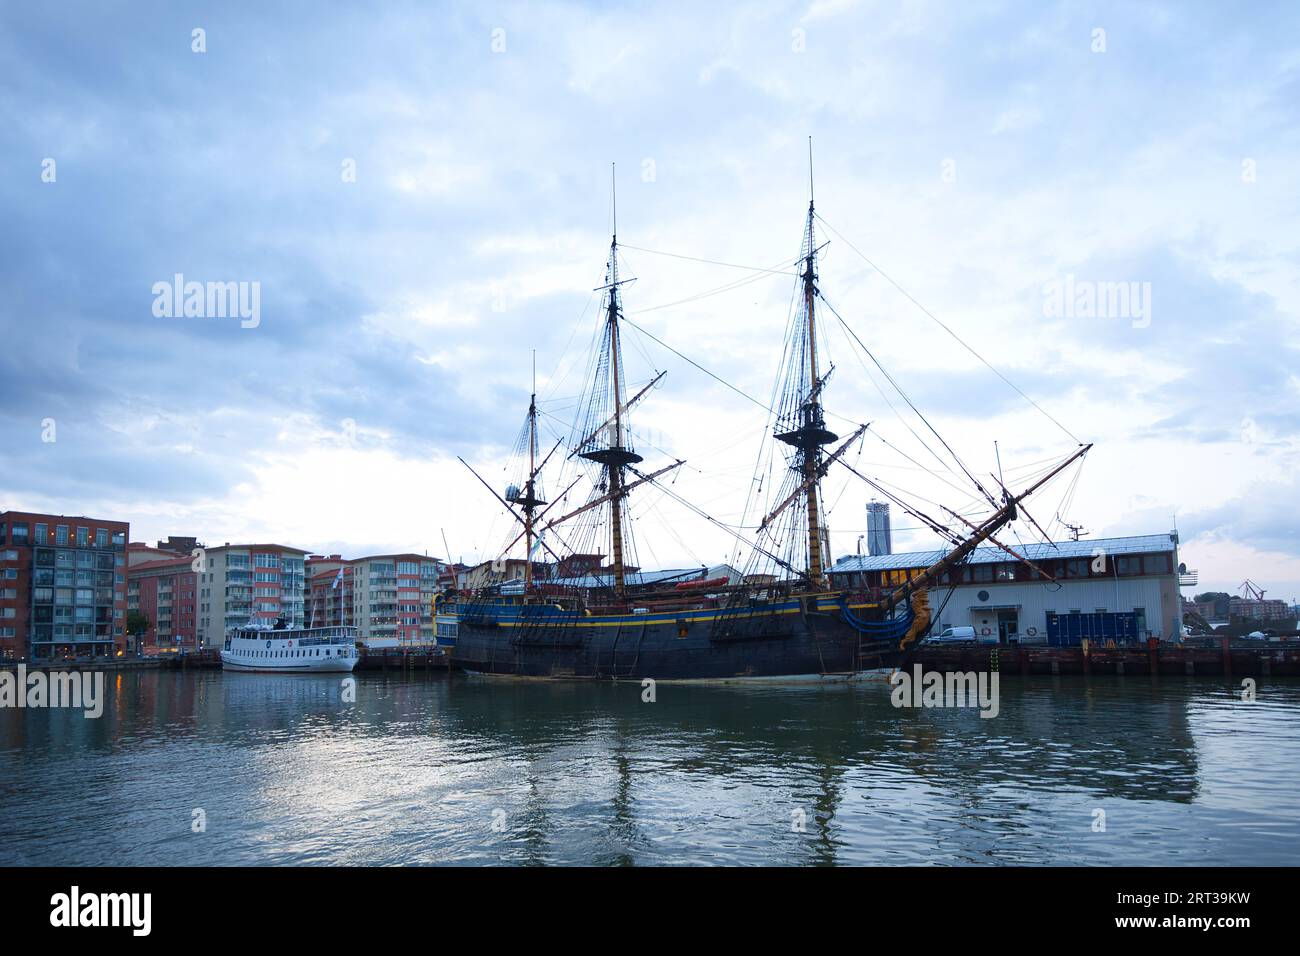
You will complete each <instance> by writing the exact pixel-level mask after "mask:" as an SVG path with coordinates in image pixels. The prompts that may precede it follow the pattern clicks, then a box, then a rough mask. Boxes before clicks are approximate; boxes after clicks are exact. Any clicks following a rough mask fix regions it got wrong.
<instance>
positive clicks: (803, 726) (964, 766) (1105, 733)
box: [0, 672, 1300, 866]
mask: <svg viewBox="0 0 1300 956" xmlns="http://www.w3.org/2000/svg"><path fill="white" fill-rule="evenodd" d="M357 689H358V694H357V700H356V702H355V703H353V704H347V703H344V702H343V700H342V695H341V686H340V683H339V681H337V680H336V679H332V678H321V679H317V678H312V677H303V676H296V677H275V676H270V677H264V676H261V675H222V674H219V673H216V674H214V673H184V674H181V673H172V672H167V673H154V674H135V675H124V677H123V679H122V681H121V682H120V683H119V684H118V685H117V686H116V687H115V694H114V696H113V698H112V705H111V706H110V707H109V709H108V710H107V712H106V713H105V716H104V717H103V718H102V719H100V720H97V721H83V720H81V719H80V718H79V717H75V718H74V717H73V716H72V715H69V714H66V713H51V712H48V711H4V712H0V863H10V864H37V863H44V864H81V865H106V864H121V863H126V864H239V863H244V864H273V863H274V864H279V863H298V864H303V863H310V864H326V865H347V864H359V865H390V864H398V863H418V864H448V863H450V864H530V863H558V864H582V863H595V864H601V865H625V864H641V865H654V864H676V863H693V864H704V865H710V864H735V865H762V864H773V863H775V864H782V865H792V864H830V863H841V864H845V863H848V864H897V863H904V864H921V865H953V866H964V865H986V864H994V865H1011V864H1060V863H1072V864H1073V863H1077V864H1084V865H1111V864H1122V863H1128V864H1142V865H1145V864H1154V863H1170V864H1187V865H1193V864H1196V865H1200V864H1206V863H1236V864H1239V863H1267V864H1295V863H1297V862H1300V851H1298V850H1297V847H1300V812H1298V811H1297V809H1296V806H1295V800H1294V794H1295V793H1296V792H1297V790H1300V743H1298V742H1297V737H1296V735H1295V732H1294V729H1295V727H1296V717H1297V715H1300V683H1296V682H1287V681H1272V682H1268V683H1264V684H1261V685H1260V686H1259V688H1258V697H1257V699H1256V701H1255V702H1253V703H1245V702H1243V701H1242V700H1241V699H1240V696H1239V692H1240V688H1239V687H1237V686H1236V685H1234V684H1232V683H1226V682H1222V681H1214V680H1209V679H1203V680H1188V681H1162V682H1160V683H1158V684H1153V683H1151V682H1149V681H1138V680H1114V679H1105V680H1096V681H1093V682H1085V681H1082V680H1069V679H1061V680H1056V681H1036V682H1033V683H1027V684H1020V683H1018V682H1017V681H1015V680H1011V679H1009V680H1007V681H1005V682H1003V683H1002V685H1001V701H1000V704H1001V708H1000V713H999V715H998V717H996V718H994V719H991V720H986V719H981V718H980V717H979V716H978V715H977V713H976V712H974V711H938V710H911V709H901V710H900V709H895V708H894V707H892V706H891V705H890V702H889V694H888V690H887V689H884V688H880V687H874V686H867V687H857V688H844V687H840V688H825V689H807V688H799V689H788V688H743V687H700V686H672V685H661V686H660V687H659V689H658V695H657V698H658V699H657V701H656V702H655V703H653V704H649V703H644V702H642V701H641V699H640V687H639V686H637V685H628V686H623V685H591V684H578V683H571V684H563V683H561V684H543V683H512V682H495V681H467V680H459V679H457V680H453V681H448V680H447V679H446V678H444V677H421V676H413V677H405V676H403V677H390V676H387V675H385V676H378V675H358V683H357ZM199 808H202V809H203V810H204V811H205V813H206V815H207V831H206V832H205V833H202V834H194V833H192V832H191V826H190V825H191V821H192V817H193V812H194V810H196V809H199ZM1099 814H1101V815H1103V816H1102V817H1099ZM1099 818H1104V821H1105V829H1104V831H1098V830H1096V829H1094V827H1095V825H1096V822H1097V820H1098V819H1099Z"/></svg>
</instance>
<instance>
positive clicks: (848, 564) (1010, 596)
mask: <svg viewBox="0 0 1300 956" xmlns="http://www.w3.org/2000/svg"><path fill="white" fill-rule="evenodd" d="M1008 545H1010V542H1008ZM1014 547H1015V550H1016V551H1017V553H1019V554H1022V555H1024V556H1025V557H1026V558H1028V559H1029V560H1030V561H1031V562H1033V564H1034V565H1036V566H1037V567H1038V568H1039V569H1040V570H1041V572H1044V573H1045V574H1047V575H1050V576H1051V578H1054V579H1055V580H1049V579H1047V578H1045V577H1043V575H1042V574H1040V573H1039V572H1038V571H1035V570H1033V569H1032V568H1030V567H1029V566H1028V565H1026V564H1025V563H1024V562H1022V561H1017V560H1016V559H1015V558H1013V557H1012V556H1011V555H1010V554H1008V553H1007V552H1006V551H1003V550H1002V549H1001V548H998V547H983V548H977V549H976V550H975V552H974V553H973V554H972V556H971V557H970V558H969V560H968V561H967V562H966V563H964V564H963V565H961V566H959V567H958V568H957V569H956V570H955V571H953V572H952V573H950V574H949V575H948V576H947V577H946V579H945V580H944V581H942V582H941V583H940V584H939V585H936V586H932V587H931V588H930V612H931V614H932V615H933V619H934V633H938V632H939V631H940V630H942V629H943V628H946V627H963V626H971V627H974V628H975V631H976V634H978V635H981V636H984V637H986V638H987V637H990V636H992V635H994V634H996V635H998V637H999V639H1000V640H1001V641H1002V642H1004V643H1005V642H1006V641H1009V640H1017V641H1020V642H1021V643H1024V644H1031V643H1046V641H1047V632H1048V619H1049V615H1057V616H1060V615H1071V614H1080V615H1091V614H1128V613H1132V614H1133V615H1134V616H1135V618H1136V621H1137V632H1138V637H1139V638H1140V639H1145V638H1146V637H1156V638H1160V639H1162V640H1174V639H1177V638H1178V637H1179V636H1180V635H1181V633H1182V598H1181V596H1180V594H1179V591H1178V536H1177V534H1176V533H1174V532H1170V533H1169V534H1155V535H1140V536H1136V537H1127V538H1096V539H1093V540H1086V539H1085V540H1081V541H1059V542H1055V543H1052V544H1047V543H1041V544H1029V545H1023V546H1022V545H1019V544H1017V545H1015V546H1014ZM944 553H945V552H943V551H920V552H912V553H909V554H888V555H857V556H853V555H850V556H847V557H843V558H841V559H840V560H839V561H837V562H836V563H835V564H834V565H833V566H832V567H831V568H830V569H829V574H830V575H831V578H832V580H833V581H834V582H835V584H836V585H837V586H840V587H866V588H868V589H872V590H876V589H879V590H882V591H886V590H890V589H892V588H895V587H898V586H899V585H901V584H903V583H904V582H906V581H907V580H908V579H909V578H910V577H912V576H915V575H916V574H917V573H919V572H920V571H922V570H924V569H925V568H928V567H930V566H931V565H933V564H935V563H936V562H937V561H938V560H939V559H940V558H941V557H942V556H943V555H944ZM945 585H947V586H945Z"/></svg>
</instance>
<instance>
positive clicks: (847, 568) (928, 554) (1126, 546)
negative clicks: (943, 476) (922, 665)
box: [827, 534, 1174, 574]
mask: <svg viewBox="0 0 1300 956" xmlns="http://www.w3.org/2000/svg"><path fill="white" fill-rule="evenodd" d="M1006 545H1007V547H1009V548H1011V549H1012V550H1013V551H1015V552H1016V553H1017V554H1021V555H1024V556H1025V557H1026V558H1028V559H1029V560H1030V561H1050V560H1053V559H1056V560H1060V559H1062V558H1091V557H1092V556H1093V553H1094V551H1096V549H1098V548H1101V549H1102V550H1104V551H1105V552H1106V553H1107V554H1108V555H1110V554H1152V553H1157V552H1164V551H1173V550H1174V540H1173V537H1172V536H1171V535H1169V534H1143V535H1136V536H1134V537H1129V538H1082V539H1080V540H1079V541H1057V542H1054V543H1050V544H1049V543H1047V542H1035V543H1031V544H1020V543H1019V542H1012V541H1007V542H1006ZM947 553H948V550H947V549H943V550H938V551H911V552H908V553H907V554H875V555H867V554H850V555H845V556H844V557H842V558H840V559H839V560H838V561H836V562H835V563H834V564H833V565H831V567H830V568H828V569H827V571H828V573H830V574H855V573H857V572H860V571H896V570H899V569H903V568H928V567H930V565H932V564H934V563H936V562H937V561H938V560H939V559H940V558H942V557H943V556H944V555H945V554H947ZM1014 560H1015V559H1014V558H1012V557H1011V555H1009V554H1007V553H1006V552H1005V551H1003V550H1002V549H1001V548H999V547H997V546H990V547H984V548H976V549H975V551H974V553H973V554H971V556H970V558H969V559H968V561H969V562H970V563H971V564H999V563H1001V562H1003V561H1014Z"/></svg>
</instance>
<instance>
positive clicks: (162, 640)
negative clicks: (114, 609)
mask: <svg viewBox="0 0 1300 956" xmlns="http://www.w3.org/2000/svg"><path fill="white" fill-rule="evenodd" d="M198 581H199V575H198V572H197V571H196V570H195V569H194V559H193V558H191V557H190V556H189V555H188V554H186V555H178V556H175V557H171V558H161V559H159V560H155V561H145V562H141V563H139V564H132V565H131V567H130V569H129V571H128V575H127V591H126V606H127V610H128V611H139V612H140V613H141V614H143V615H144V616H145V617H146V618H148V619H149V628H148V630H146V631H145V632H144V634H143V635H142V636H141V639H140V644H141V650H142V651H143V652H144V653H146V654H151V653H159V652H169V653H170V652H176V651H196V650H198V649H199V644H198V627H197V623H198V622H197V620H196V618H195V611H196V605H195V596H196V595H197V593H198Z"/></svg>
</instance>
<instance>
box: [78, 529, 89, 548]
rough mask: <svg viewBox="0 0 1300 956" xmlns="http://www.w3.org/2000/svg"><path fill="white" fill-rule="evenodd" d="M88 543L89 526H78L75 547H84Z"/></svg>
mask: <svg viewBox="0 0 1300 956" xmlns="http://www.w3.org/2000/svg"><path fill="white" fill-rule="evenodd" d="M89 543H90V529H89V528H78V529H77V547H78V548H84V547H85V546H86V545H87V544H89Z"/></svg>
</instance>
